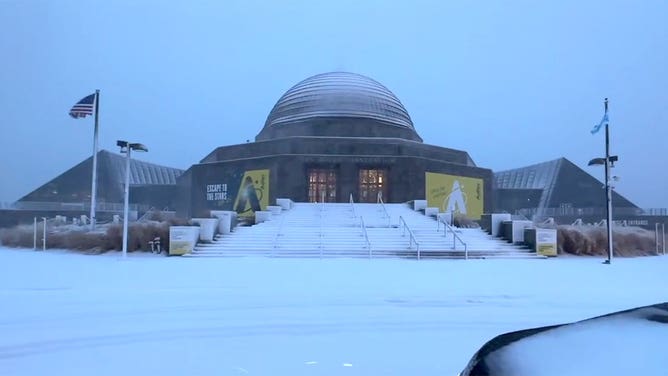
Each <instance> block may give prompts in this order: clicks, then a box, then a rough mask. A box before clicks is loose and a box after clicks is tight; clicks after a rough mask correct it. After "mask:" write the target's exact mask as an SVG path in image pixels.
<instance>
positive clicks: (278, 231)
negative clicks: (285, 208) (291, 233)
mask: <svg viewBox="0 0 668 376" xmlns="http://www.w3.org/2000/svg"><path fill="white" fill-rule="evenodd" d="M284 222H285V216H284V215H282V216H281V223H279V224H278V229H277V230H276V236H274V246H273V247H272V254H273V249H276V248H278V237H279V236H281V232H282V231H283V223H284Z"/></svg>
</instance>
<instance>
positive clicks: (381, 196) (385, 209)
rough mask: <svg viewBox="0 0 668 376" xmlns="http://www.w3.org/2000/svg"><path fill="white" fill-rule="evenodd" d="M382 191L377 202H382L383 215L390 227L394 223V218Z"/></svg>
mask: <svg viewBox="0 0 668 376" xmlns="http://www.w3.org/2000/svg"><path fill="white" fill-rule="evenodd" d="M381 193H382V192H378V199H377V200H376V202H377V203H378V204H380V207H381V208H382V209H383V216H384V217H385V218H387V227H390V225H391V224H392V218H390V213H388V212H387V208H386V207H385V203H384V202H383V195H382V194H381Z"/></svg>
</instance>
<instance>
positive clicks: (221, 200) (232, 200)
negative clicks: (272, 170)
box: [206, 170, 269, 217]
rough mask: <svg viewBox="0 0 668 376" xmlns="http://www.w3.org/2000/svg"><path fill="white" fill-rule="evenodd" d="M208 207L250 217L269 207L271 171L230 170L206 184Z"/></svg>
mask: <svg viewBox="0 0 668 376" xmlns="http://www.w3.org/2000/svg"><path fill="white" fill-rule="evenodd" d="M206 201H207V202H208V205H207V206H208V207H209V208H212V209H217V210H233V211H236V212H237V213H238V215H239V216H241V217H250V216H253V215H254V214H255V212H256V211H260V210H266V209H267V206H268V205H269V170H246V171H244V170H241V171H239V170H237V171H233V170H228V171H226V173H225V174H221V175H218V176H217V177H216V180H215V181H210V182H208V184H206Z"/></svg>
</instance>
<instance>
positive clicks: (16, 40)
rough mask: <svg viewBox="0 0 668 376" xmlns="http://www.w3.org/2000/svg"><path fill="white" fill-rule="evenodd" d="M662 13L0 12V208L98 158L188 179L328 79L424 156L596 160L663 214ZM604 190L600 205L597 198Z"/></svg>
mask: <svg viewBox="0 0 668 376" xmlns="http://www.w3.org/2000/svg"><path fill="white" fill-rule="evenodd" d="M666 15H668V2H666V1H663V0H647V1H632V0H628V1H618V0H607V1H604V0H592V1H586V2H583V1H579V0H560V1H542V2H535V1H529V0H527V1H514V0H510V1H488V2H469V1H421V0H416V1H376V0H369V1H358V0H337V1H281V2H270V1H265V2H262V1H248V0H245V1H244V0H241V1H236V0H226V1H187V2H186V1H184V2H163V1H157V0H156V1H127V0H119V1H113V2H108V1H101V0H88V1H78V0H62V1H46V0H0V50H1V51H2V56H3V58H2V59H1V60H0V68H1V69H0V83H1V84H0V113H1V114H2V117H1V118H0V135H1V137H0V177H2V181H1V183H0V202H2V201H15V200H17V199H19V198H20V197H22V196H23V195H25V194H27V193H29V192H31V191H32V190H34V189H36V188H37V187H39V186H41V185H42V184H44V183H46V182H47V181H48V180H50V179H52V178H54V177H56V176H57V175H59V174H61V173H63V172H64V171H66V170H68V169H69V168H71V167H73V166H74V165H76V164H77V163H79V162H81V161H83V160H84V159H86V158H87V157H89V156H90V155H91V154H92V150H93V146H92V141H93V120H92V119H91V118H90V117H88V118H86V119H76V120H75V119H72V118H70V117H69V116H68V111H69V109H70V107H71V106H72V105H73V104H74V103H76V102H77V101H78V100H79V99H81V98H82V97H84V96H86V95H88V94H91V93H93V92H94V91H95V90H96V89H99V90H100V92H101V95H100V138H99V140H100V148H101V149H106V150H110V151H115V152H117V151H118V148H117V147H116V140H119V139H120V140H128V141H131V142H141V143H144V144H146V145H147V146H148V148H149V152H148V153H145V154H141V155H135V157H137V158H138V159H141V160H145V161H148V162H152V163H157V164H162V165H166V166H171V167H177V168H182V169H187V168H188V167H190V166H191V165H192V164H195V163H197V162H199V161H200V160H201V159H202V158H204V157H205V156H206V155H207V154H208V153H209V152H210V151H212V150H213V149H214V148H216V147H218V146H224V145H231V144H238V143H244V142H246V140H251V141H252V140H253V139H254V138H255V136H256V134H257V133H258V132H259V131H260V130H261V129H262V126H263V125H264V121H265V119H266V116H267V115H268V113H269V111H270V110H271V108H272V106H273V105H274V103H275V102H276V101H277V100H278V99H279V97H280V96H281V95H282V94H283V93H284V92H285V91H286V90H288V89H289V88H290V87H291V86H293V85H294V84H296V83H297V82H299V81H301V80H303V79H304V78H306V77H309V76H312V75H314V74H318V73H323V72H328V71H350V72H355V73H360V74H363V75H366V76H369V77H371V78H373V79H375V80H377V81H379V82H381V83H382V84H384V85H385V86H386V87H388V88H389V89H390V90H391V91H392V92H393V93H395V94H396V95H397V97H398V98H399V99H400V100H401V101H402V103H403V104H404V105H405V107H406V109H407V110H408V112H409V114H410V115H411V118H412V119H413V122H414V124H415V127H416V130H417V132H418V133H419V134H420V136H421V137H422V138H423V139H424V141H425V142H426V143H428V144H433V145H439V146H443V147H448V148H454V149H460V150H466V151H467V152H469V154H470V155H471V157H472V159H473V160H474V161H475V162H476V164H477V165H478V166H481V167H485V168H490V169H492V170H494V171H501V170H506V169H511V168H516V167H523V166H526V165H530V164H534V163H539V162H543V161H547V160H551V159H555V158H560V157H565V158H568V159H569V160H571V161H572V162H574V163H575V164H576V165H578V166H580V167H582V168H583V169H585V171H587V172H588V173H590V174H592V175H593V176H595V177H597V178H599V179H601V180H602V179H603V168H602V167H601V166H598V167H587V162H588V161H589V160H590V159H592V158H594V157H601V156H603V155H604V153H605V146H604V145H605V141H604V140H605V138H604V135H603V132H600V133H598V134H596V135H592V134H591V133H590V130H591V129H592V128H593V126H594V125H595V124H596V123H598V122H599V121H600V119H601V117H602V115H603V99H604V98H605V97H608V98H609V99H610V131H611V153H612V154H616V155H619V162H618V164H617V165H616V166H615V168H614V169H613V174H614V175H616V176H619V177H620V180H619V182H617V183H616V186H615V189H616V190H617V191H618V192H619V193H621V194H622V195H624V196H626V197H627V198H629V199H630V200H631V201H632V202H634V203H636V204H637V205H639V206H641V207H644V208H658V207H668V194H667V192H668V169H667V168H666V162H667V161H668V157H667V156H666V155H667V154H666V153H665V152H664V150H663V149H664V147H665V144H666V140H668V130H667V128H666V127H667V126H668V115H667V112H666V103H668V92H667V91H666V88H668V69H667V68H666V67H668V22H666V21H667V19H668V18H667V16H666ZM602 194H603V193H602Z"/></svg>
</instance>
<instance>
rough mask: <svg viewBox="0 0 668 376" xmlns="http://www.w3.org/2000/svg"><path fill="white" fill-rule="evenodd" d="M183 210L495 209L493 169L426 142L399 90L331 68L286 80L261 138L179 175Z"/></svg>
mask: <svg viewBox="0 0 668 376" xmlns="http://www.w3.org/2000/svg"><path fill="white" fill-rule="evenodd" d="M177 185H178V186H179V192H180V194H181V197H182V199H181V200H179V202H181V203H183V206H182V207H180V208H177V211H178V213H179V214H180V215H183V216H187V217H198V216H208V212H209V211H211V210H235V211H237V212H238V213H239V214H240V215H242V216H243V215H252V213H253V212H254V211H256V210H260V209H263V208H265V207H266V206H267V205H272V204H273V203H274V202H275V200H276V198H290V199H292V200H293V201H298V202H323V201H324V202H348V201H349V200H350V199H351V197H352V199H353V200H354V201H355V202H376V201H377V200H378V198H379V197H381V198H382V199H383V200H384V201H385V202H406V201H410V200H415V199H427V200H428V201H429V205H430V206H438V207H441V209H442V210H448V208H450V209H453V210H457V211H460V212H463V213H465V214H467V215H468V216H469V217H471V218H474V219H477V218H479V216H480V215H481V214H482V213H483V212H484V211H486V210H491V209H492V204H493V203H492V197H493V195H492V194H491V192H492V172H491V171H490V170H489V169H485V168H480V167H478V166H476V165H475V163H474V162H473V160H472V159H471V157H470V156H469V154H468V153H466V152H465V151H460V150H453V149H448V148H443V147H439V146H434V145H427V144H424V143H423V142H422V138H421V137H420V136H419V135H418V133H417V131H416V130H415V127H414V125H413V122H412V120H411V118H410V116H409V114H408V112H407V111H406V109H405V108H404V106H403V105H402V104H401V102H400V101H399V99H398V98H397V97H396V96H395V95H394V94H393V93H392V92H391V91H390V90H388V89H387V88H386V87H384V86H383V85H381V84H380V83H378V82H377V81H374V80H372V79H370V78H368V77H365V76H362V75H358V74H353V73H347V72H332V73H324V74H319V75H316V76H313V77H309V78H307V79H305V80H303V81H301V82H299V83H298V84H296V85H295V86H293V87H292V88H291V89H289V90H288V91H287V92H286V93H285V94H284V95H283V96H282V97H281V98H280V99H279V100H278V101H277V102H276V105H275V106H274V107H273V109H272V110H271V111H270V113H269V115H268V116H267V120H266V122H265V124H264V127H262V129H261V130H260V132H259V133H258V135H257V137H256V138H255V142H249V143H246V144H240V145H231V146H222V147H219V148H217V149H216V150H214V151H212V152H211V153H210V154H209V155H207V156H206V157H205V158H203V159H202V160H201V162H200V163H198V164H196V165H193V166H192V167H191V168H190V169H188V170H187V171H186V172H185V173H184V174H183V175H182V176H180V177H179V178H178V181H177Z"/></svg>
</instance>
